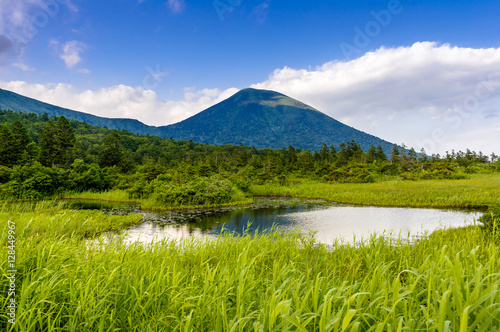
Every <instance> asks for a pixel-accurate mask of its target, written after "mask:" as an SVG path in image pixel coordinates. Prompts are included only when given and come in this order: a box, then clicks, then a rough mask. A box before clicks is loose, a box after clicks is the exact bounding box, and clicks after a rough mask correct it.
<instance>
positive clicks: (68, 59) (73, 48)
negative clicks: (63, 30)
mask: <svg viewBox="0 0 500 332" xmlns="http://www.w3.org/2000/svg"><path fill="white" fill-rule="evenodd" d="M86 48H87V45H85V44H84V43H82V42H80V41H77V40H71V41H68V42H66V43H64V45H63V46H62V47H61V53H60V54H59V57H60V58H61V59H63V60H64V63H65V64H66V67H68V68H74V67H75V66H76V65H77V64H79V63H80V62H81V61H82V58H81V56H80V54H81V53H82V52H83V51H84V50H85V49H86Z"/></svg>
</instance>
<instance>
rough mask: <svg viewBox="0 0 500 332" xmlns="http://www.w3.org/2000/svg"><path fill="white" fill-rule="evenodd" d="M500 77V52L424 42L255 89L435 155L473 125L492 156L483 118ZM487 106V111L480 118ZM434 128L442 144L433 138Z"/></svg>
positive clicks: (499, 92)
mask: <svg viewBox="0 0 500 332" xmlns="http://www.w3.org/2000/svg"><path fill="white" fill-rule="evenodd" d="M499 73H500V48H490V49H471V48H460V47H451V46H450V45H438V44H436V43H431V42H421V43H415V44H414V45H412V46H410V47H398V48H380V49H378V50H376V51H374V52H369V53H366V54H365V55H364V56H362V57H360V58H358V59H355V60H352V61H348V62H338V61H333V62H328V63H326V64H324V65H322V66H320V67H318V68H316V69H314V70H306V69H293V68H289V67H284V68H282V69H277V70H275V71H274V72H273V73H272V74H271V75H270V76H269V79H268V80H266V81H265V82H262V83H258V84H254V85H253V86H252V87H254V88H260V89H269V90H276V91H279V92H282V93H285V94H287V95H289V96H291V97H293V98H296V99H299V100H301V101H303V102H305V103H306V104H310V105H311V106H313V107H315V108H317V109H318V110H320V111H322V112H324V113H326V114H328V115H330V116H332V117H333V118H335V119H337V120H339V121H342V122H344V123H346V124H349V125H351V126H353V127H355V128H358V129H361V130H364V131H366V132H369V133H372V134H375V135H377V136H380V137H382V138H384V139H387V140H390V141H393V142H397V143H403V142H404V143H406V144H407V145H412V146H415V147H418V148H420V146H424V147H425V148H426V149H427V150H434V151H435V152H437V151H443V149H444V148H447V145H449V144H451V143H453V142H461V143H460V144H462V143H463V144H465V143H467V142H463V141H462V140H461V139H460V137H461V136H463V133H464V132H465V131H467V130H468V128H469V126H470V124H471V123H472V120H474V121H477V126H478V127H477V128H484V129H485V131H487V132H489V134H488V135H489V136H488V138H489V139H490V140H492V141H490V143H488V144H486V145H487V146H483V148H484V149H493V148H495V145H498V143H497V142H498V141H499V140H500V137H498V134H496V136H495V134H494V133H493V131H491V130H489V129H490V128H492V127H491V126H492V125H494V123H495V121H491V119H490V120H486V119H485V118H486V115H488V116H490V117H491V115H492V109H493V110H496V109H500V101H499V99H497V97H499V96H500V74H499ZM485 107H488V108H489V111H488V112H486V113H485V112H483V113H481V110H482V109H484V108H485ZM493 113H494V112H493ZM495 114H496V113H495ZM436 129H440V130H441V129H442V130H443V131H444V132H445V134H444V136H445V137H446V138H445V139H436V137H437V136H436V135H433V132H434V131H435V130H436ZM434 136H436V137H434ZM438 136H439V135H438ZM431 141H432V142H431ZM485 141H487V140H485ZM425 143H427V144H425ZM419 145H420V146H419ZM455 148H464V147H463V146H461V147H455ZM475 148H477V149H480V148H481V147H480V146H479V145H478V146H476V147H475ZM497 150H498V148H497ZM428 152H429V151H428Z"/></svg>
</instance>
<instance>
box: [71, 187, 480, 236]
mask: <svg viewBox="0 0 500 332" xmlns="http://www.w3.org/2000/svg"><path fill="white" fill-rule="evenodd" d="M254 201H255V203H254V204H252V205H249V206H244V207H241V206H240V207H229V208H219V209H204V210H190V211H167V212H152V211H142V210H141V209H140V207H139V206H134V205H124V204H115V205H111V204H108V203H100V202H73V203H72V204H71V207H72V208H84V209H101V210H103V211H105V212H106V213H111V214H128V213H140V214H142V215H143V216H144V221H145V222H144V223H143V224H141V225H139V226H137V227H133V228H130V229H128V230H126V232H127V237H126V241H127V242H134V241H140V242H143V243H151V241H153V240H154V241H158V240H162V239H166V238H168V239H185V238H190V237H207V236H208V237H213V236H217V235H219V234H220V233H221V231H222V230H224V232H236V233H237V234H242V233H244V232H245V231H248V232H250V233H253V232H255V231H256V230H257V229H258V230H259V232H266V231H269V230H271V229H272V228H273V227H275V228H276V229H278V230H280V231H285V232H293V231H297V230H298V231H300V232H301V233H303V234H308V232H311V231H312V232H314V233H315V238H316V240H317V241H319V242H322V243H325V244H328V245H331V244H333V243H334V241H336V240H342V241H344V242H349V243H353V242H355V241H358V240H360V239H362V238H363V239H367V238H369V237H370V236H371V235H372V234H374V233H376V234H378V235H384V236H386V237H392V238H397V237H399V236H401V238H403V239H409V240H412V239H414V238H416V237H420V236H422V235H425V234H427V233H431V232H433V231H435V230H437V229H440V228H446V227H461V226H466V225H473V224H474V223H475V220H477V218H479V217H480V215H481V212H474V211H462V210H439V209H417V208H393V207H371V206H350V205H339V204H334V203H330V202H327V201H324V200H304V199H295V198H258V197H257V198H255V199H254Z"/></svg>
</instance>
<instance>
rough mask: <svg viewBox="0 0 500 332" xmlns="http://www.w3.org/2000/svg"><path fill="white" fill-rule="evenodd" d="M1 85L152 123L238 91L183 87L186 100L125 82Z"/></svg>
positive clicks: (83, 108) (195, 110) (177, 117)
mask: <svg viewBox="0 0 500 332" xmlns="http://www.w3.org/2000/svg"><path fill="white" fill-rule="evenodd" d="M0 88H2V89H6V90H10V91H13V92H16V93H19V94H22V95H25V96H27V97H30V98H35V99H38V100H41V101H44V102H47V103H50V104H54V105H57V106H61V107H66V108H69V109H73V110H76V111H80V112H85V113H90V114H94V115H98V116H103V117H111V118H131V119H137V120H139V121H141V122H144V123H146V124H149V125H153V126H162V125H167V124H172V123H176V122H179V121H182V120H184V119H186V118H188V117H190V116H192V115H194V114H196V113H198V112H200V111H202V110H204V109H206V108H208V107H210V106H212V105H214V104H216V103H218V102H221V101H222V100H224V99H226V98H229V97H230V96H231V95H233V94H234V93H236V92H237V91H238V89H236V88H230V89H227V90H224V91H221V90H219V89H203V90H195V89H193V88H188V89H186V90H185V91H184V99H183V100H181V101H165V100H161V99H160V98H159V97H158V96H157V94H156V93H155V92H154V91H152V90H146V89H144V88H134V87H131V86H126V85H117V86H111V87H108V88H102V89H99V90H96V91H92V90H86V91H83V92H81V91H77V90H76V89H75V88H74V87H73V86H71V85H68V84H30V83H26V82H22V81H12V82H2V81H0Z"/></svg>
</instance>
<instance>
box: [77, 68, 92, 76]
mask: <svg viewBox="0 0 500 332" xmlns="http://www.w3.org/2000/svg"><path fill="white" fill-rule="evenodd" d="M78 72H79V73H80V74H85V75H87V74H90V70H88V69H87V68H80V69H78Z"/></svg>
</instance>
